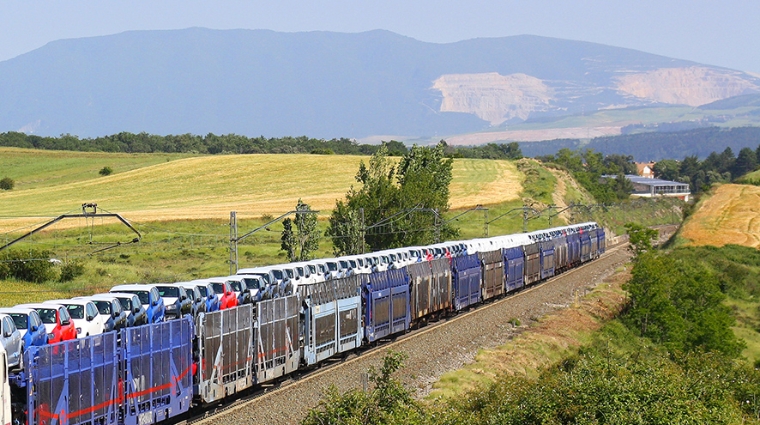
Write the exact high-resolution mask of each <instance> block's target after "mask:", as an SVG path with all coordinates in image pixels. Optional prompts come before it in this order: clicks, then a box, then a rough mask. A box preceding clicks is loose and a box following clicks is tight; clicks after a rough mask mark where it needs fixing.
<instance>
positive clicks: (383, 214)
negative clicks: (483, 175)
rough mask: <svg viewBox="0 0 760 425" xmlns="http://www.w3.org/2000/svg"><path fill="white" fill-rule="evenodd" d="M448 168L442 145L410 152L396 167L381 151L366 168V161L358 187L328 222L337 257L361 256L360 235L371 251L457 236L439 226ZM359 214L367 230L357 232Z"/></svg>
mask: <svg viewBox="0 0 760 425" xmlns="http://www.w3.org/2000/svg"><path fill="white" fill-rule="evenodd" d="M452 162H453V160H452V159H451V158H446V154H445V145H444V144H443V143H439V144H438V145H437V146H436V147H434V148H430V147H420V146H413V147H412V148H411V149H410V150H409V151H408V152H407V153H406V154H404V156H403V157H402V158H401V160H400V161H399V163H398V165H396V164H395V163H394V162H393V161H392V160H391V159H390V158H389V157H388V147H387V146H386V145H382V146H381V147H380V149H378V151H377V152H375V154H373V155H372V158H370V161H369V166H367V165H366V164H365V163H364V161H362V162H361V164H360V165H359V171H358V172H357V174H356V181H357V183H360V184H361V187H360V188H358V189H357V188H355V187H353V186H352V187H351V188H350V189H349V191H348V193H347V194H346V200H345V201H338V202H337V203H336V208H335V209H334V210H333V213H332V215H331V217H330V227H329V229H328V232H327V234H328V235H329V236H331V237H332V239H333V246H334V247H335V251H336V254H339V255H345V254H356V253H359V251H356V250H358V249H361V246H362V243H361V241H360V240H357V237H359V235H361V234H363V235H364V236H363V237H364V245H366V246H368V247H369V249H371V250H379V249H385V248H393V247H399V246H408V245H422V244H427V243H431V242H433V240H434V239H435V236H434V235H435V234H436V232H440V234H441V235H442V236H443V237H449V236H452V235H455V234H456V230H454V229H453V228H451V227H448V226H438V225H439V224H440V215H441V214H442V213H443V212H445V211H447V210H448V202H449V184H450V183H451V178H452V174H451V170H452V167H453V166H452ZM361 211H363V218H364V221H363V222H364V223H366V225H367V228H366V229H361V228H357V227H358V226H361V223H360V221H361V213H360V212H361ZM437 226H438V227H437ZM365 230H366V231H365ZM359 239H361V237H359Z"/></svg>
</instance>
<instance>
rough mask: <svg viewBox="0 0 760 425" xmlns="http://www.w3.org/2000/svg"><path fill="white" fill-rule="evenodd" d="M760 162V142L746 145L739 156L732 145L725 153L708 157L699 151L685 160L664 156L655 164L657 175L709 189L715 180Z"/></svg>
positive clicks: (696, 189) (728, 178) (695, 189)
mask: <svg viewBox="0 0 760 425" xmlns="http://www.w3.org/2000/svg"><path fill="white" fill-rule="evenodd" d="M759 163H760V144H759V145H758V146H757V148H756V149H755V150H752V149H751V148H742V149H741V150H740V151H739V155H738V156H735V155H734V151H733V150H732V149H731V147H730V146H729V147H727V148H726V149H724V150H723V152H721V153H717V152H711V153H710V155H708V156H707V158H705V160H704V161H700V160H699V158H697V156H696V155H689V156H686V157H685V158H684V159H683V161H676V160H674V159H664V160H662V161H658V162H657V163H656V164H655V165H654V173H655V176H656V177H657V178H661V179H664V180H672V181H679V182H683V183H688V184H689V186H690V188H691V191H692V193H700V192H704V191H706V190H708V189H709V188H710V186H712V184H713V183H719V182H730V181H734V180H737V179H739V178H740V177H742V176H743V175H745V174H747V173H749V172H751V171H753V170H755V169H756V168H757V166H758V164H759Z"/></svg>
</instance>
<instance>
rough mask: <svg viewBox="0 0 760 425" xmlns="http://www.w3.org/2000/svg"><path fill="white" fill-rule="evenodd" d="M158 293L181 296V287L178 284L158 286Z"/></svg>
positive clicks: (175, 296) (165, 295)
mask: <svg viewBox="0 0 760 425" xmlns="http://www.w3.org/2000/svg"><path fill="white" fill-rule="evenodd" d="M157 288H158V295H161V296H162V297H171V298H179V288H177V287H176V286H157Z"/></svg>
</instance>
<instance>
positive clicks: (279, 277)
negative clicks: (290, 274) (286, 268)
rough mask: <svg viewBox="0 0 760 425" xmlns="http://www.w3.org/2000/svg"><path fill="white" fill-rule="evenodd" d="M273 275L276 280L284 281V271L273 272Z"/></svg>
mask: <svg viewBox="0 0 760 425" xmlns="http://www.w3.org/2000/svg"><path fill="white" fill-rule="evenodd" d="M272 274H273V275H274V278H275V279H277V280H282V270H272Z"/></svg>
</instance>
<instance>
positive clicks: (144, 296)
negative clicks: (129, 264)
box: [109, 284, 166, 323]
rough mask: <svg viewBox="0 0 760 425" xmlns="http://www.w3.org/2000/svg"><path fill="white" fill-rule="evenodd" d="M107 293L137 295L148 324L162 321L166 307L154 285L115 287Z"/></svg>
mask: <svg viewBox="0 0 760 425" xmlns="http://www.w3.org/2000/svg"><path fill="white" fill-rule="evenodd" d="M109 292H128V293H131V294H135V295H137V297H138V298H139V299H140V304H142V306H143V307H145V311H146V312H148V323H160V322H163V321H164V317H165V314H166V307H165V306H164V300H163V299H162V298H161V295H160V294H159V293H158V288H156V286H155V285H139V284H134V285H117V286H114V287H113V288H111V290H110V291H109Z"/></svg>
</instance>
